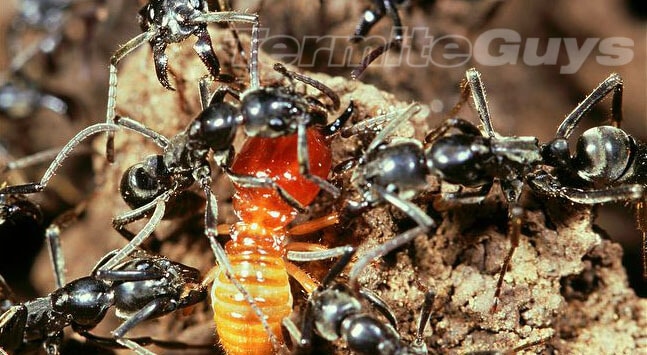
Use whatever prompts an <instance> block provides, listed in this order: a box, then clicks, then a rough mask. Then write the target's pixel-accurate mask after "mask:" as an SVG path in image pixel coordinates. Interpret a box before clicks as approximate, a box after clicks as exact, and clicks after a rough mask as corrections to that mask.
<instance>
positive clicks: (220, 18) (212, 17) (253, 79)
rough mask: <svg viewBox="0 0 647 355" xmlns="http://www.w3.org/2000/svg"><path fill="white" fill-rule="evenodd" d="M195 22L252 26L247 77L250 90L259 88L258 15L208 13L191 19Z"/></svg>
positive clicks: (224, 12)
mask: <svg viewBox="0 0 647 355" xmlns="http://www.w3.org/2000/svg"><path fill="white" fill-rule="evenodd" d="M193 20H194V21H195V22H207V23H212V22H242V23H251V24H252V45H251V58H250V63H249V75H250V89H255V88H259V87H260V86H261V84H260V79H259V77H258V47H259V39H258V31H259V29H258V27H259V25H260V22H259V20H258V15H256V14H246V13H242V12H235V11H222V12H208V13H202V14H200V15H198V16H196V18H194V19H193Z"/></svg>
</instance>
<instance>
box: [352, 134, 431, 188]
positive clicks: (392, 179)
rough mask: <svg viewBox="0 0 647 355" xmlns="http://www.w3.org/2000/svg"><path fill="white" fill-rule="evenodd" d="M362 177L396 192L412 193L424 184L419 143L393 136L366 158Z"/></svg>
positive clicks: (422, 155)
mask: <svg viewBox="0 0 647 355" xmlns="http://www.w3.org/2000/svg"><path fill="white" fill-rule="evenodd" d="M363 174H364V177H365V178H366V179H367V180H368V181H370V182H371V183H374V184H376V185H377V186H381V187H383V188H385V189H387V190H389V191H391V192H395V193H398V194H412V193H414V191H417V190H418V189H421V188H423V187H424V186H426V184H427V182H426V176H427V168H426V166H425V157H424V152H423V150H422V145H421V144H420V143H419V142H418V141H415V140H411V139H394V140H393V141H392V142H391V143H389V144H385V145H382V146H379V147H378V148H377V149H375V150H373V151H372V152H370V154H369V155H368V156H367V157H366V163H365V168H364V171H363Z"/></svg>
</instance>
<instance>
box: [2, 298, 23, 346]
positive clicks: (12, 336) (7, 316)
mask: <svg viewBox="0 0 647 355" xmlns="http://www.w3.org/2000/svg"><path fill="white" fill-rule="evenodd" d="M27 315H28V312H27V307H25V306H24V305H22V304H19V305H15V306H12V307H10V308H9V309H8V310H7V311H6V312H4V313H2V314H1V315H0V344H2V346H3V347H5V348H6V349H7V350H14V349H18V348H19V347H20V345H21V344H22V340H23V337H24V334H25V328H26V327H27Z"/></svg>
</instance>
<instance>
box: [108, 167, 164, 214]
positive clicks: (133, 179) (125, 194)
mask: <svg viewBox="0 0 647 355" xmlns="http://www.w3.org/2000/svg"><path fill="white" fill-rule="evenodd" d="M170 186H171V177H170V174H169V171H168V169H167V168H166V164H165V163H164V159H163V157H162V156H161V155H151V156H149V157H148V158H146V159H145V160H144V161H142V162H140V163H137V164H135V165H133V166H131V167H130V168H128V170H126V172H124V174H123V176H122V177H121V184H120V186H119V190H120V191H121V197H122V198H123V199H124V201H125V202H126V203H127V204H128V205H129V206H130V207H132V208H137V207H140V206H143V205H145V204H146V203H148V202H151V201H153V200H154V199H155V198H156V197H157V196H159V195H160V194H161V193H162V192H164V191H167V190H168V189H169V188H170Z"/></svg>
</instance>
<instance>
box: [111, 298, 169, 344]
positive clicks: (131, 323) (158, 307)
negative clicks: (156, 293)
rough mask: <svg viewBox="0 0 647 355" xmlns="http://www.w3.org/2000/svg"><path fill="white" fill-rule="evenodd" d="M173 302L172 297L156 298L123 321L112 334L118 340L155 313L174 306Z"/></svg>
mask: <svg viewBox="0 0 647 355" xmlns="http://www.w3.org/2000/svg"><path fill="white" fill-rule="evenodd" d="M172 303H173V299H171V298H170V297H165V298H156V299H154V300H152V301H150V302H149V303H148V304H147V305H145V306H144V307H142V308H141V309H140V310H138V311H137V312H135V314H133V315H132V316H130V317H128V319H126V321H124V322H123V323H121V325H120V326H119V327H117V329H115V330H113V331H112V332H111V333H112V335H113V336H114V337H115V338H117V340H119V339H122V338H124V336H125V335H126V333H128V332H129V331H130V330H132V329H133V328H134V327H136V326H137V325H138V324H139V323H141V322H143V321H145V320H147V319H149V318H151V317H152V316H153V315H155V314H159V311H163V310H164V309H169V308H170V307H173V305H172Z"/></svg>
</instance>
